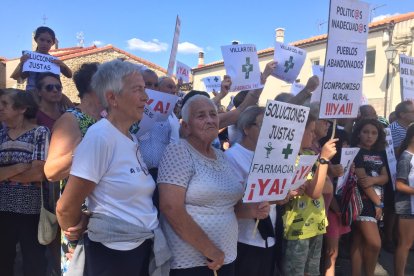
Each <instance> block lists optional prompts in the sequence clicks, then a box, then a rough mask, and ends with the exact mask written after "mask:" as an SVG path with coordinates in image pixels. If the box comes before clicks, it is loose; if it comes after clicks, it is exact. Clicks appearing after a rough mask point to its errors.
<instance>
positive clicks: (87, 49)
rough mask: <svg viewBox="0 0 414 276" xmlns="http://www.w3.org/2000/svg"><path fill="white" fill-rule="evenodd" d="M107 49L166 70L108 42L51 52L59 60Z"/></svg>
mask: <svg viewBox="0 0 414 276" xmlns="http://www.w3.org/2000/svg"><path fill="white" fill-rule="evenodd" d="M74 48H75V47H74ZM108 50H113V51H116V52H119V53H121V54H123V55H125V56H127V57H128V58H130V59H132V60H135V61H137V62H139V63H141V64H143V65H145V66H147V67H149V68H151V69H156V70H158V71H161V72H163V73H167V70H166V69H164V68H162V67H161V66H158V65H156V64H155V63H152V62H150V61H148V60H145V59H143V58H140V57H137V56H135V55H133V54H130V53H128V52H126V51H124V50H121V49H119V48H117V47H115V46H112V45H110V44H109V45H106V46H104V47H100V48H98V47H96V46H95V45H94V46H91V47H85V48H81V49H78V50H73V51H68V52H66V53H63V54H61V55H55V54H54V53H53V52H52V53H51V54H52V55H53V56H58V57H59V59H60V60H68V59H72V58H77V57H81V56H86V55H91V54H95V53H99V52H104V51H108Z"/></svg>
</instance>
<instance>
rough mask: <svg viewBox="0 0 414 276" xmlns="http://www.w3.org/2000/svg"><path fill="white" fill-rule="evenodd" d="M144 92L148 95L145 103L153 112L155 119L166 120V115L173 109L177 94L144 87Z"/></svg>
mask: <svg viewBox="0 0 414 276" xmlns="http://www.w3.org/2000/svg"><path fill="white" fill-rule="evenodd" d="M145 92H147V95H148V101H147V105H148V107H149V109H150V110H151V112H153V113H155V116H156V121H157V122H162V121H165V120H167V119H168V116H170V115H171V113H172V112H173V111H174V107H175V104H176V103H177V101H178V96H176V95H171V94H168V93H163V92H159V91H155V90H151V89H145Z"/></svg>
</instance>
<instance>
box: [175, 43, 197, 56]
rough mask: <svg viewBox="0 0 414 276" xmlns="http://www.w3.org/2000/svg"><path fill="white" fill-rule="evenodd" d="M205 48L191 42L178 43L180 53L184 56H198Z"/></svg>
mask: <svg viewBox="0 0 414 276" xmlns="http://www.w3.org/2000/svg"><path fill="white" fill-rule="evenodd" d="M202 51H203V48H201V47H199V46H197V45H195V44H193V43H190V42H183V43H178V52H179V53H182V54H198V52H202Z"/></svg>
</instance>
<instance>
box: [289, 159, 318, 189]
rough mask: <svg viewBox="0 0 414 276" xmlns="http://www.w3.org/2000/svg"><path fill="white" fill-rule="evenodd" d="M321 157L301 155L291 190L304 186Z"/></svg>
mask: <svg viewBox="0 0 414 276" xmlns="http://www.w3.org/2000/svg"><path fill="white" fill-rule="evenodd" d="M318 156H319V155H299V156H298V158H299V162H298V165H297V166H296V168H295V173H294V174H293V178H292V184H291V186H290V190H291V191H293V190H296V189H298V188H299V187H300V186H302V185H303V184H304V183H305V182H306V179H307V176H308V174H309V173H310V172H311V171H312V167H313V165H314V164H315V162H316V159H318Z"/></svg>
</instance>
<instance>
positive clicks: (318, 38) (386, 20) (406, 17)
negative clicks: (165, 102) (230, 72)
mask: <svg viewBox="0 0 414 276" xmlns="http://www.w3.org/2000/svg"><path fill="white" fill-rule="evenodd" d="M410 19H414V12H409V13H405V14H399V15H394V16H390V17H386V18H384V19H383V20H379V21H375V22H371V23H370V24H369V29H370V31H372V30H374V29H376V28H379V27H383V26H385V25H386V24H388V23H390V22H391V21H394V23H395V24H397V23H399V22H402V21H406V20H410ZM327 37H328V35H327V34H322V35H317V36H313V37H310V38H306V39H302V40H298V41H294V42H291V43H289V44H290V45H292V46H296V47H299V46H302V45H305V44H309V43H314V42H322V41H324V40H326V39H327ZM273 50H274V48H273V47H271V48H266V49H263V50H259V51H257V54H258V55H259V56H260V55H265V54H267V53H273ZM223 64H224V62H223V61H222V60H220V61H215V62H212V63H208V64H205V65H202V66H200V67H196V68H193V71H196V72H197V71H201V70H202V69H206V68H209V67H215V66H219V65H223Z"/></svg>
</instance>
